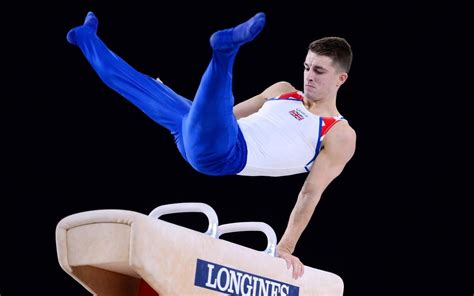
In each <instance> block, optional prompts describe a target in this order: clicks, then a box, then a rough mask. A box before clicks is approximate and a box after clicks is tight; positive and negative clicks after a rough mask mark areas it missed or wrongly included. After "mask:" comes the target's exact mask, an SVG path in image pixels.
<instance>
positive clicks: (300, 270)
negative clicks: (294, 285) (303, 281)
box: [277, 248, 304, 280]
mask: <svg viewBox="0 0 474 296" xmlns="http://www.w3.org/2000/svg"><path fill="white" fill-rule="evenodd" d="M277 256H278V257H280V258H283V259H284V260H285V261H286V267H287V268H288V269H290V267H293V279H295V280H296V279H298V278H299V277H301V276H302V275H303V274H304V265H303V263H302V262H301V261H300V259H299V258H298V257H296V256H293V255H292V254H291V253H290V252H289V251H288V250H285V249H283V248H278V250H277Z"/></svg>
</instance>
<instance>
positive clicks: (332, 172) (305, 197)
mask: <svg viewBox="0 0 474 296" xmlns="http://www.w3.org/2000/svg"><path fill="white" fill-rule="evenodd" d="M355 143H356V134H355V131H354V130H353V129H352V128H351V127H350V126H349V124H348V123H347V121H345V120H342V121H340V122H338V123H336V125H334V126H333V127H332V128H331V130H330V131H329V132H328V134H327V135H326V136H325V138H324V140H323V145H324V146H323V149H322V150H321V151H320V152H319V154H318V156H317V157H316V160H315V161H314V164H313V166H312V168H311V171H310V173H309V174H308V176H307V177H306V180H305V182H304V184H303V187H302V188H301V191H300V193H299V195H298V199H297V201H296V204H295V206H294V208H293V211H292V212H291V215H290V219H289V221H288V225H287V228H286V230H285V233H284V234H283V237H282V238H281V240H280V242H279V243H278V246H277V253H278V256H279V257H281V258H283V259H285V261H286V263H287V266H288V268H290V266H292V267H293V277H294V278H298V277H300V276H301V275H303V272H304V270H303V264H302V263H301V261H300V260H299V259H298V258H297V257H295V256H293V255H292V253H293V252H294V250H295V247H296V243H297V242H298V239H299V238H300V236H301V234H302V232H303V230H304V229H305V228H306V226H307V225H308V223H309V221H310V219H311V216H312V215H313V212H314V210H315V208H316V205H317V204H318V202H319V200H320V198H321V195H322V193H323V191H324V190H325V189H326V187H327V186H328V185H329V183H331V182H332V181H333V180H334V178H336V177H337V176H338V175H339V174H340V173H341V172H342V170H343V169H344V167H345V165H346V164H347V162H348V161H349V160H350V159H351V158H352V156H353V155H354V152H355Z"/></svg>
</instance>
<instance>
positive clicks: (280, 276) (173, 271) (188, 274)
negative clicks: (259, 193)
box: [56, 203, 344, 296]
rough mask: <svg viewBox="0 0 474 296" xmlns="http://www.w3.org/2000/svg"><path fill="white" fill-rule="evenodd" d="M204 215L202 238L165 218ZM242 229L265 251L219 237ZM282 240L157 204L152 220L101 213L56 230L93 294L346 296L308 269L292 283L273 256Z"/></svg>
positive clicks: (188, 208)
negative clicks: (262, 238) (259, 237)
mask: <svg viewBox="0 0 474 296" xmlns="http://www.w3.org/2000/svg"><path fill="white" fill-rule="evenodd" d="M180 212H201V213H204V214H205V215H206V216H207V218H208V220H209V227H208V229H207V231H206V233H201V232H198V231H195V230H191V229H188V228H185V227H182V226H179V225H175V224H172V223H169V222H166V221H163V220H161V219H159V217H160V216H162V215H165V214H172V213H180ZM237 231H262V232H264V233H265V235H266V236H267V239H268V246H267V248H266V249H265V250H264V251H257V250H253V249H250V248H247V247H244V246H241V245H238V244H235V243H232V242H229V241H226V240H223V239H220V238H219V237H220V236H221V235H223V234H225V233H230V232H237ZM276 244H277V239H276V235H275V232H274V231H273V229H272V228H271V227H270V226H269V225H267V224H265V223H262V222H242V223H231V224H226V225H218V218H217V215H216V213H215V212H214V210H213V209H212V208H211V207H209V206H208V205H206V204H203V203H179V204H170V205H164V206H160V207H157V208H156V209H154V210H153V211H152V212H151V213H150V214H149V215H144V214H142V213H138V212H132V211H126V210H97V211H88V212H82V213H78V214H74V215H70V216H67V217H65V218H63V219H62V220H61V221H60V222H59V223H58V225H57V227H56V248H57V255H58V260H59V264H60V265H61V267H62V268H63V270H64V271H65V272H66V273H68V274H69V275H70V276H71V277H73V278H74V279H75V280H76V281H77V282H79V283H80V284H81V285H82V286H83V287H84V288H85V289H87V290H88V291H89V292H90V293H92V295H99V296H157V295H159V296H174V295H176V296H187V295H243V296H264V295H265V296H266V295H268V296H286V295H288V296H290V295H291V296H296V295H311V296H313V295H314V296H341V295H343V288H344V286H343V281H342V279H341V278H340V277H339V276H337V275H336V274H333V273H330V272H327V271H323V270H319V269H315V268H312V267H308V266H305V273H304V275H303V276H302V277H300V278H299V279H297V280H294V279H292V274H291V271H290V270H288V269H287V267H286V263H285V261H284V260H283V259H281V258H277V257H275V249H276Z"/></svg>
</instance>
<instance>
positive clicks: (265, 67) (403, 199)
mask: <svg viewBox="0 0 474 296" xmlns="http://www.w3.org/2000/svg"><path fill="white" fill-rule="evenodd" d="M98 2H99V1H67V2H65V3H63V4H60V5H59V6H58V5H53V4H49V3H46V4H44V3H42V4H35V5H33V6H32V5H30V4H22V3H18V4H17V5H15V6H11V7H6V8H5V15H6V16H7V17H4V18H3V19H2V33H3V34H2V35H3V36H4V40H5V41H4V45H2V47H3V52H4V54H3V56H4V61H3V64H4V72H5V74H7V75H8V77H9V79H5V78H4V79H3V83H2V84H3V86H4V89H5V90H11V92H10V93H9V94H6V93H5V94H4V95H3V96H2V97H3V98H2V101H3V102H2V103H3V106H4V107H3V108H2V122H3V124H2V134H3V138H4V140H3V143H4V144H2V146H3V147H4V149H3V151H4V153H3V156H4V157H3V163H4V165H3V170H4V174H3V175H4V176H5V177H4V178H3V180H2V183H3V185H2V188H3V190H4V192H3V193H2V198H1V200H2V201H1V203H2V204H1V205H2V206H1V211H2V218H3V223H2V237H3V238H2V243H1V248H2V253H1V255H2V257H3V258H4V259H3V260H2V262H3V263H2V274H3V276H2V280H1V282H0V294H1V295H2V296H3V295H33V294H36V293H39V294H50V295H86V294H87V293H86V291H85V290H84V289H83V288H82V287H81V286H80V285H79V284H77V283H76V282H75V281H74V280H73V279H72V278H70V277H69V276H68V275H67V274H66V273H65V272H64V271H63V270H62V269H61V268H60V266H59V264H58V262H57V258H56V249H55V237H54V235H55V227H56V224H57V223H58V222H59V220H61V219H62V218H63V217H65V216H67V215H70V214H73V213H77V212H81V211H87V210H96V209H127V210H132V211H137V212H142V213H145V214H148V213H149V212H150V211H151V210H152V209H153V208H155V207H157V206H159V205H163V204H168V203H175V202H204V203H207V204H209V205H210V206H212V207H213V208H214V209H215V210H216V212H217V214H218V216H219V219H220V223H230V222H240V221H263V222H266V223H268V224H270V225H271V226H272V227H273V228H274V230H275V231H276V233H277V236H278V238H280V237H281V235H282V234H283V232H284V229H285V226H286V222H287V220H288V216H289V214H290V211H291V209H292V207H293V205H294V203H295V200H296V197H297V194H298V191H299V189H300V188H301V185H302V183H303V181H304V178H305V175H296V176H289V177H281V178H270V177H240V176H229V177H210V176H205V175H202V174H199V173H197V172H196V171H194V170H193V169H192V168H191V167H190V166H189V165H188V164H187V163H186V162H185V161H184V160H183V159H182V158H181V156H180V155H179V153H178V151H177V150H176V148H175V146H174V143H173V139H172V136H171V135H170V134H169V133H168V132H167V131H166V130H165V129H164V128H162V127H160V126H158V125H157V124H155V123H154V122H153V121H152V120H151V119H149V118H148V117H146V115H144V114H143V113H142V112H141V111H139V110H138V109H137V108H135V107H134V106H133V105H132V104H130V103H129V102H128V101H126V100H125V99H123V98H122V97H120V96H119V95H118V94H116V93H115V92H113V91H112V90H110V89H109V88H108V87H106V86H105V85H104V84H103V83H102V82H101V81H100V79H99V78H98V77H97V75H96V74H95V73H94V72H93V70H92V69H91V67H90V66H89V64H88V63H87V62H86V60H85V59H84V57H83V56H82V54H81V52H80V51H79V49H78V48H76V47H74V46H72V45H70V44H68V43H67V42H66V38H65V37H66V33H67V31H68V30H69V29H70V28H72V27H74V26H77V25H79V24H81V23H82V22H83V19H84V16H85V15H86V13H87V12H88V11H89V10H91V11H94V12H95V14H96V15H97V16H98V18H99V31H98V32H99V35H100V36H101V38H102V39H103V40H104V42H106V44H107V45H108V46H109V47H110V48H111V49H112V50H114V52H116V53H117V54H118V55H119V56H121V57H122V58H124V59H125V60H126V61H128V62H129V63H130V64H131V65H133V66H134V67H135V68H136V69H138V70H139V71H141V72H144V73H146V74H149V75H151V76H157V77H158V76H159V77H160V78H161V79H162V80H163V81H164V82H166V83H167V84H168V85H170V86H171V87H172V88H173V89H175V90H176V91H177V92H178V93H180V94H182V95H184V96H186V97H189V98H192V97H193V95H194V92H195V90H196V89H197V86H198V83H199V80H200V77H201V74H202V73H203V72H204V70H205V67H206V66H207V63H208V61H209V59H210V55H211V51H210V48H209V43H208V39H209V36H210V35H211V34H212V33H213V32H214V31H215V30H217V29H221V28H227V27H230V26H233V25H235V24H238V23H240V22H241V21H243V20H246V19H247V18H249V17H251V16H252V15H254V14H255V13H256V12H258V11H264V12H265V13H266V14H267V24H266V27H265V28H264V30H263V32H262V33H261V35H260V36H259V37H258V38H257V39H255V40H254V41H253V42H252V43H250V44H247V45H245V46H244V47H242V49H241V50H240V52H239V54H238V56H237V59H236V64H235V68H234V95H235V98H236V103H238V102H241V101H243V100H245V99H246V98H249V97H251V96H253V95H255V94H257V93H259V92H261V91H262V90H263V89H264V88H266V87H267V86H269V85H270V84H272V83H274V82H276V81H281V80H285V81H289V82H290V83H292V84H293V85H294V86H295V87H297V88H299V89H301V88H302V78H303V76H302V75H303V67H302V63H303V61H304V57H305V54H306V47H307V45H308V44H309V42H311V41H312V40H315V39H317V38H320V37H324V36H342V37H345V38H346V39H347V40H348V41H349V42H350V44H351V45H352V49H353V52H354V61H353V66H352V70H351V72H350V76H349V80H348V81H347V83H346V84H345V85H344V86H343V87H342V88H341V90H340V92H339V96H338V107H339V110H340V112H341V113H342V114H343V115H344V116H345V117H346V118H347V119H348V120H349V122H350V124H351V125H352V126H353V128H354V129H355V130H356V132H357V135H358V138H357V151H356V154H355V156H354V158H353V159H352V160H351V161H350V162H349V164H348V165H347V167H346V168H345V170H344V172H343V173H342V174H341V175H340V176H339V177H338V178H337V179H336V180H335V181H334V182H333V183H332V184H331V185H330V186H329V187H328V189H327V190H326V191H325V193H324V195H323V197H322V200H321V202H320V203H319V205H318V207H317V209H316V212H315V215H314V216H313V218H312V220H311V223H310V224H309V226H308V227H307V229H306V230H305V232H304V234H303V236H302V237H301V239H300V241H299V243H298V246H297V248H296V251H295V254H296V255H297V256H299V257H300V258H301V260H302V261H303V262H304V263H305V264H306V265H309V266H312V267H315V268H319V269H323V270H327V271H330V272H334V273H336V274H338V275H340V276H341V277H342V279H343V280H344V282H345V295H435V294H439V295H472V293H473V292H474V291H473V284H472V257H471V254H470V251H471V248H470V245H469V243H468V239H469V237H470V236H472V213H471V212H470V211H471V210H472V208H470V206H469V205H470V203H469V199H470V197H471V196H470V195H469V194H468V192H467V191H464V190H462V184H463V183H464V182H463V181H465V180H466V179H467V178H466V176H469V174H468V173H461V171H459V170H458V167H456V168H454V166H451V165H463V166H466V167H467V168H468V163H469V162H468V161H469V160H468V159H467V156H466V157H464V156H463V155H467V154H464V152H463V151H464V150H461V147H466V145H467V144H466V143H467V140H468V138H469V136H468V135H466V134H464V133H461V132H459V130H460V128H462V127H466V126H468V123H467V120H466V116H458V114H464V113H465V112H466V111H467V110H466V111H464V110H465V109H463V108H462V107H460V105H459V104H458V103H457V102H458V101H459V99H463V100H465V99H466V98H467V96H468V94H467V93H463V92H462V90H460V89H461V87H462V86H463V85H466V84H467V83H466V82H467V79H468V76H465V75H462V74H461V72H460V71H462V70H463V69H465V67H466V65H465V63H464V62H465V61H467V60H468V59H464V58H463V55H469V50H468V48H467V42H466V41H465V39H466V38H468V37H467V36H466V35H465V34H464V32H463V31H462V30H463V29H465V28H466V27H467V15H465V12H466V9H463V8H462V7H458V6H456V5H450V6H448V5H439V6H430V7H424V8H417V7H414V6H412V5H409V4H402V3H397V4H389V3H384V4H377V5H365V4H360V3H359V4H351V5H348V4H343V3H339V2H333V3H318V2H316V1H312V2H306V1H289V2H288V3H285V4H283V3H282V4H276V3H270V2H269V1H259V2H255V1H252V2H250V1H238V3H228V2H226V1H221V2H219V3H218V4H214V5H211V4H210V3H200V2H189V3H183V2H178V1H172V2H170V3H166V5H164V4H161V3H160V2H159V1H147V2H145V1H133V2H132V1H128V2H127V3H122V4H117V3H114V4H112V3H108V4H105V3H98ZM211 7H212V9H211ZM446 19H451V21H446ZM4 77H5V76H4ZM461 112H462V113H461ZM451 147H455V148H456V149H455V150H452V151H450V150H449V148H451ZM459 156H461V160H459V159H458V158H457V157H459ZM3 190H2V191H3ZM164 219H166V220H168V221H171V222H174V223H178V224H180V225H184V226H187V227H191V228H194V229H196V230H199V231H202V230H205V228H206V219H205V218H204V216H201V215H198V214H195V215H191V214H182V215H175V216H174V217H171V216H169V217H168V216H165V217H164ZM227 238H228V239H229V240H232V241H234V242H237V243H239V244H243V245H246V246H248V247H252V248H256V249H263V248H265V243H266V242H265V239H264V236H263V235H260V234H258V233H257V234H252V233H247V234H244V235H229V236H227ZM211 251H212V250H211ZM462 269H464V271H463V270H462ZM14 278H17V279H21V281H22V282H23V283H24V284H21V285H19V286H18V285H13V283H12V281H13V279H14Z"/></svg>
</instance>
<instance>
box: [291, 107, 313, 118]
mask: <svg viewBox="0 0 474 296" xmlns="http://www.w3.org/2000/svg"><path fill="white" fill-rule="evenodd" d="M288 113H290V115H291V116H293V117H294V118H296V119H297V120H298V121H301V120H303V119H305V118H306V117H308V114H306V113H305V112H303V111H301V110H300V109H298V108H296V109H294V110H291V111H288Z"/></svg>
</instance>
